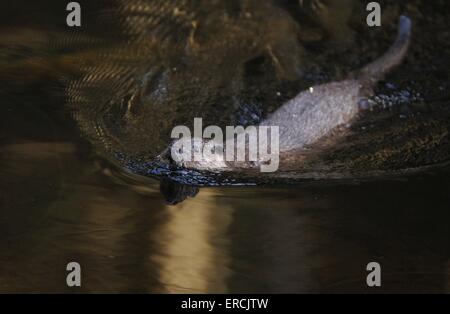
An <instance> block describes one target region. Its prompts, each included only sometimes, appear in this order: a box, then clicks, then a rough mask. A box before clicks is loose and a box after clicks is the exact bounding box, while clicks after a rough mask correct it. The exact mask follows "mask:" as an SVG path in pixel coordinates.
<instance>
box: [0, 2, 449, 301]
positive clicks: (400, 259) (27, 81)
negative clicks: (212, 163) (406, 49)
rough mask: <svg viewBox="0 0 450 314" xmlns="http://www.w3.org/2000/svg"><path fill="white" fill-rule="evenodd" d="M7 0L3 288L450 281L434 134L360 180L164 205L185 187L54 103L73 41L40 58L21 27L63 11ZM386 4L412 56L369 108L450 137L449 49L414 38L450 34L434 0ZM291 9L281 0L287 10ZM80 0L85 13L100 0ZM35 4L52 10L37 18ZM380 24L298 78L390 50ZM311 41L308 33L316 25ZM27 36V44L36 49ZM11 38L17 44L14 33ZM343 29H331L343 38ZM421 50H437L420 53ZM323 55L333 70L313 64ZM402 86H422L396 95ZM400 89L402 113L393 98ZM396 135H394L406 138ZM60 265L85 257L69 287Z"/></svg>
mask: <svg viewBox="0 0 450 314" xmlns="http://www.w3.org/2000/svg"><path fill="white" fill-rule="evenodd" d="M17 3H18V4H17V5H8V7H6V8H5V10H2V12H3V13H2V14H3V15H5V16H4V19H2V21H3V24H4V25H2V29H3V30H5V31H4V32H2V34H3V35H2V39H3V40H2V42H3V46H2V50H1V51H2V53H3V54H2V58H1V59H0V60H1V68H2V70H1V72H0V73H1V75H0V77H1V85H0V96H1V110H2V113H1V115H0V191H1V192H0V292H77V291H83V292H276V293H280V292H289V293H297V292H307V293H308V292H368V293H372V292H438V293H448V292H449V291H450V228H449V227H448V221H449V219H450V177H449V174H450V169H448V167H446V166H445V165H435V164H433V163H431V162H429V159H428V158H430V156H433V158H434V157H435V158H436V160H438V161H443V160H445V156H447V155H446V154H445V151H443V150H444V148H445V147H447V146H445V141H444V142H437V143H439V145H438V144H436V147H434V148H435V149H436V150H435V151H433V150H431V151H430V150H428V154H427V153H425V152H422V151H419V152H414V151H413V152H410V154H411V155H407V156H406V155H404V156H402V157H403V158H398V157H395V158H394V161H395V162H392V165H390V164H389V166H392V167H393V168H396V166H397V163H398V162H403V163H402V165H401V166H402V167H401V168H408V166H410V165H411V164H412V165H417V163H419V164H423V165H426V166H428V165H430V164H431V165H433V167H429V168H426V167H425V168H422V169H421V170H420V171H414V172H412V173H401V174H396V173H391V174H390V175H386V176H381V177H377V178H367V179H364V180H360V179H356V178H346V179H343V180H331V179H328V180H317V181H316V180H313V181H311V180H308V181H303V182H295V183H294V182H290V181H289V180H283V181H282V182H280V183H278V184H274V183H273V182H272V183H271V184H267V182H264V183H265V184H263V185H261V186H245V187H244V186H242V187H239V186H238V187H205V188H200V190H199V191H198V194H197V195H196V196H195V197H188V198H187V199H186V200H185V201H184V202H181V203H178V204H176V205H169V204H168V202H167V199H169V200H173V196H174V195H175V194H176V193H174V191H176V190H177V189H178V190H179V189H184V190H185V191H186V193H188V194H191V195H192V196H193V195H194V194H195V193H196V192H197V190H196V189H195V188H189V187H180V186H178V185H172V184H169V183H166V181H164V182H163V183H162V184H161V183H160V182H159V181H158V180H157V179H154V178H144V177H139V176H136V175H132V174H130V173H129V172H127V171H123V170H122V169H121V167H119V166H117V165H116V164H115V163H114V160H111V159H109V158H107V157H105V154H104V153H102V152H100V149H99V148H98V146H97V145H96V144H95V142H94V143H93V142H91V141H90V140H89V139H87V137H86V136H85V135H84V134H82V133H81V132H80V130H79V128H78V126H77V125H76V123H75V122H74V121H73V120H72V119H71V116H70V115H68V114H67V112H66V111H65V110H64V101H65V97H64V91H65V90H64V85H63V84H62V83H60V81H61V80H62V81H64V80H65V79H66V77H67V76H66V74H67V72H70V71H72V69H71V68H70V66H69V67H68V68H67V67H65V66H61V64H65V63H64V62H68V63H69V64H70V62H71V61H70V60H71V58H72V57H71V56H72V55H71V53H72V51H63V52H62V53H63V56H66V57H64V58H66V59H64V60H65V61H64V62H63V63H61V62H59V61H58V62H56V63H51V62H49V61H48V60H55V59H56V60H61V59H60V58H61V57H60V53H61V51H58V53H55V52H52V51H51V50H50V48H48V47H47V46H46V41H45V40H43V41H40V40H39V38H41V37H39V36H33V35H31V36H30V32H31V34H34V33H33V32H34V31H36V30H39V34H40V36H41V35H42V32H43V31H42V30H45V31H44V33H45V34H50V33H51V34H55V32H56V33H57V32H58V31H60V30H58V28H57V25H58V21H59V20H60V19H61V20H62V21H64V19H63V18H62V17H65V15H64V14H61V13H60V11H59V9H60V6H59V5H56V4H55V3H56V2H54V3H53V2H51V1H49V2H48V5H43V6H38V5H36V6H33V5H31V6H30V7H28V9H23V11H22V12H20V11H17V10H16V9H17V7H21V5H23V4H21V3H20V1H19V2H17ZM99 3H100V2H99ZM230 3H231V2H230ZM296 3H297V1H295V5H296ZM387 3H388V5H390V8H391V10H390V11H389V12H391V15H392V16H393V17H392V20H395V19H396V18H397V17H396V16H395V15H396V13H398V12H397V11H399V10H401V9H407V10H408V13H409V14H410V15H412V17H413V19H414V18H415V19H416V21H420V24H419V25H420V27H421V28H419V36H417V41H416V42H417V44H416V45H417V46H416V48H415V50H414V52H413V53H412V55H413V56H412V57H410V58H412V59H410V61H409V63H408V64H409V66H408V67H406V68H404V69H403V70H402V71H400V72H397V74H395V75H394V76H393V77H392V78H391V81H390V82H389V83H396V84H398V85H399V86H398V87H397V88H395V89H394V91H392V88H390V87H389V86H390V85H389V84H388V87H386V85H385V83H386V82H383V83H382V84H381V85H380V87H379V89H380V92H379V94H380V95H385V94H387V95H388V96H379V99H378V100H377V101H378V102H379V103H380V104H383V102H384V103H385V105H386V106H387V107H389V106H393V109H392V110H390V111H389V110H388V111H383V110H381V109H380V110H381V111H380V112H381V114H380V116H378V117H384V116H385V115H386V114H384V113H385V112H388V113H389V114H387V115H388V116H389V119H392V117H394V116H395V117H396V119H394V122H393V124H395V125H401V122H398V121H403V120H404V117H403V115H406V116H408V117H409V119H412V120H408V121H414V122H416V121H424V122H423V123H422V124H421V123H418V124H411V125H419V127H415V128H411V130H412V131H411V132H413V133H407V134H409V136H410V137H411V138H416V139H426V140H424V141H425V142H426V143H430V142H432V140H429V138H432V139H434V138H436V137H437V138H441V137H440V136H442V134H444V135H443V136H444V138H445V134H447V135H446V136H447V137H446V138H448V128H447V126H448V120H447V118H446V117H448V116H447V113H448V111H447V109H445V108H447V107H446V105H447V104H448V92H447V87H448V69H449V68H450V67H449V64H448V54H447V52H448V50H446V49H448V48H449V47H448V45H447V46H441V51H437V50H436V49H431V48H430V49H426V48H425V46H426V44H430V42H429V41H433V38H434V39H435V40H437V39H436V38H441V40H442V42H444V41H445V38H449V37H448V36H449V28H448V22H447V20H446V19H445V15H444V12H443V11H442V12H441V11H439V10H438V9H442V7H445V4H444V2H440V1H436V3H435V4H433V5H435V6H436V7H433V5H431V4H428V5H425V4H423V3H422V2H420V1H413V2H412V3H413V4H411V5H409V6H408V5H403V6H401V7H396V6H395V5H392V3H391V2H389V1H388V2H387ZM295 5H294V2H292V3H291V2H290V1H280V6H282V7H283V8H284V9H289V8H294V7H295ZM2 6H3V5H2ZM15 6H17V7H15ZM90 6H92V7H89V8H92V10H96V5H94V4H91V5H90ZM99 6H100V4H99ZM205 10H206V9H205ZM396 10H397V11H396ZM63 11H64V6H63ZM5 12H16V13H14V14H12V13H11V14H8V13H5ZM338 12H343V11H338ZM44 13H45V14H47V15H46V16H47V17H48V18H46V19H45V21H42V20H41V18H42V16H43V15H42V14H44ZM63 13H64V12H63ZM305 14H306V13H305ZM342 14H343V15H345V14H344V13H342ZM430 14H431V15H430ZM386 15H387V16H388V17H387V18H389V14H386ZM429 16H432V18H431V17H429ZM24 17H27V19H24ZM296 18H299V17H296ZM329 18H332V17H329ZM25 20H26V21H27V22H25ZM17 25H20V27H19V26H17ZM55 25H56V26H55ZM389 25H391V24H389ZM394 26H395V25H394ZM311 27H312V26H311ZM323 28H324V29H325V30H326V29H327V27H326V25H325V26H323ZM99 29H100V31H98V32H99V33H101V29H102V28H101V27H100V28H99ZM356 29H358V28H356ZM392 29H394V32H395V27H394V28H392V27H391V28H389V30H386V31H383V30H381V31H379V33H376V34H372V35H370V36H373V38H374V39H375V38H377V36H382V37H381V38H383V39H382V43H383V44H382V45H383V47H380V48H376V47H377V46H378V44H377V42H375V41H370V42H365V41H363V40H362V39H361V38H362V37H358V36H357V37H356V39H355V41H356V42H352V43H350V44H349V45H350V46H351V47H354V46H357V44H360V43H364V45H362V46H360V47H359V48H354V49H350V52H351V53H350V54H357V53H359V52H361V58H362V59H364V60H351V58H350V59H349V60H345V59H346V57H345V55H342V54H341V53H339V52H337V53H336V54H334V53H333V52H331V51H330V50H329V49H328V50H326V51H325V52H324V53H323V54H319V53H318V52H317V54H318V56H317V58H316V59H312V60H311V63H308V64H309V67H310V68H308V66H306V69H307V72H308V73H310V75H311V76H312V79H310V80H311V81H317V80H318V81H320V78H319V77H320V75H319V74H320V73H321V72H324V73H325V74H326V76H327V77H339V76H340V75H341V74H340V73H339V72H340V71H344V72H346V70H347V69H348V68H351V67H353V66H355V65H361V64H364V63H365V62H366V61H367V60H368V59H370V58H373V57H374V56H376V55H378V54H379V51H383V50H384V48H385V47H386V45H389V41H390V38H391V37H392V36H391V35H392ZM8 30H13V31H8ZM19 30H20V31H19ZM30 30H32V31H33V32H32V31H30ZM347 31H348V29H340V30H339V33H340V34H342V33H346V32H347ZM383 32H385V34H384V33H383ZM427 32H429V33H427ZM111 33H113V32H112V31H111ZM5 34H7V35H5ZM314 34H315V33H314V32H312V31H311V34H309V35H308V36H309V37H308V36H306V35H305V36H306V37H307V39H304V40H306V41H307V44H305V47H306V48H305V49H306V51H307V52H306V53H307V54H310V55H314V54H315V53H316V50H317V49H318V48H317V47H321V46H316V45H318V44H317V43H315V40H317V39H315V37H314V36H313V35H314ZM380 34H381V35H380ZM97 35H98V34H97ZM428 35H429V37H430V38H428V37H427V36H428ZM52 36H58V35H52ZM99 36H100V35H99ZM101 36H111V34H106V35H105V34H101ZM317 36H319V39H320V32H319V35H317ZM433 36H434V37H433ZM30 37H32V38H34V39H35V40H34V41H33V43H32V44H30V43H29V40H30ZM112 37H114V36H112ZM331 37H332V36H331ZM18 38H19V39H20V42H22V43H25V44H24V45H23V47H22V46H21V45H17V44H14V45H12V44H10V42H14V43H16V42H17V41H18ZM311 38H312V39H311ZM345 38H347V37H346V36H345ZM345 38H341V37H339V36H338V38H334V39H333V40H336V41H337V42H338V43H342V42H345V41H346V40H345ZM323 40H325V39H323ZM91 45H94V44H93V43H91ZM442 45H444V44H442ZM11 46H14V49H11ZM30 46H31V47H32V48H30ZM24 47H25V48H24ZM27 47H28V48H27ZM374 47H375V49H372V48H374ZM88 48H89V47H88ZM91 48H92V47H91ZM91 48H90V49H91ZM94 48H95V49H97V47H94ZM92 49H93V48H92ZM430 50H432V51H434V54H431V55H429V54H430ZM49 51H50V52H49ZM363 52H365V53H363ZM77 53H78V52H76V53H75V55H76V58H80V55H79V54H77ZM336 55H337V56H339V55H341V56H340V57H336V58H334V57H335V56H336ZM67 56H68V57H67ZM424 56H428V57H427V58H428V59H427V58H424ZM419 57H421V58H419ZM332 59H333V60H334V61H335V62H336V64H340V66H335V67H334V66H333V65H329V64H328V63H327V64H322V63H321V62H325V61H328V62H329V61H330V60H332ZM67 60H69V61H67ZM411 60H413V61H417V63H414V62H411ZM430 60H433V63H430V62H429V61H430ZM15 62H17V63H15ZM253 62H256V63H258V62H260V61H258V60H256V61H253ZM346 62H347V63H346ZM263 63H264V62H263ZM49 64H50V65H51V66H49ZM300 64H302V63H300ZM303 64H304V63H303ZM317 66H320V67H319V70H317V69H315V68H316V67H317ZM274 71H275V70H274ZM419 73H422V75H419ZM224 75H225V74H224ZM267 80H268V81H270V79H269V78H267ZM302 80H308V79H307V78H306V79H305V78H303V79H301V80H297V81H296V80H294V81H292V80H283V79H282V80H281V81H282V82H283V83H282V84H279V85H278V83H273V82H272V83H270V82H268V81H266V80H264V82H265V83H267V86H271V87H270V88H273V89H274V90H279V89H280V88H284V90H286V95H289V90H291V89H298V88H299V87H298V86H299V85H298V84H299V81H302ZM324 80H326V79H324ZM275 81H276V82H277V81H278V79H277V80H274V82H275ZM411 81H415V82H411ZM307 83H310V81H308V82H307ZM307 83H303V84H307ZM268 88H269V87H268ZM269 90H270V89H269ZM405 90H407V91H411V90H412V94H414V95H416V96H417V93H420V94H421V95H422V96H421V97H419V96H417V97H412V96H411V95H409V96H405V94H404V92H405ZM270 91H272V90H270ZM389 91H391V92H389ZM389 93H390V94H389ZM399 93H400V94H399ZM402 93H403V94H402ZM424 93H425V94H424ZM389 95H390V96H389ZM392 95H394V96H392ZM286 97H287V96H286ZM386 97H387V98H386ZM402 97H403V98H402ZM405 97H406V99H407V101H405V102H407V103H408V104H409V105H410V106H409V107H408V106H407V108H405V105H404V102H402V99H404V98H405ZM267 102H268V103H272V102H275V100H273V99H270V100H268V101H267ZM269 107H270V105H269ZM418 107H420V108H419V109H420V110H419V109H417V108H418ZM249 108H253V107H252V106H250V107H249ZM436 108H437V109H436ZM238 112H239V111H238ZM411 112H412V113H414V114H413V115H409V114H411ZM417 112H420V113H421V116H420V115H419V117H418V116H417V115H415V114H417ZM162 113H164V112H162ZM400 115H402V117H400ZM423 117H425V118H423ZM189 118H190V117H189ZM439 118H440V119H439ZM421 119H422V120H421ZM376 121H377V120H376V119H375V122H373V121H372V122H373V123H374V124H375V125H377V126H382V125H386V124H387V122H386V121H392V120H383V121H382V122H380V124H376ZM430 121H434V122H435V123H431V122H430ZM436 121H437V122H436ZM427 127H428V128H427ZM389 130H390V132H391V131H392V132H393V131H395V130H396V127H392V128H390V129H389ZM377 132H378V133H377ZM380 132H381V131H379V130H374V133H377V134H378V135H377V137H376V138H385V141H383V143H385V142H387V143H389V142H390V139H388V136H387V135H383V134H386V133H380ZM414 132H416V133H414ZM445 132H447V133H445ZM387 134H393V133H389V132H387ZM406 137H407V136H406V135H403V137H399V138H396V140H397V142H395V141H391V142H390V143H391V145H400V144H402V145H406V144H405V143H406V142H404V140H405V138H406ZM350 139H351V138H350ZM418 141H419V140H418ZM442 143H444V144H442ZM155 145H156V144H155ZM413 147H416V146H414V145H413ZM426 147H427V148H429V147H430V146H426ZM133 149H134V148H133ZM133 149H132V150H133ZM383 149H386V147H383ZM381 155H382V156H379V157H380V158H384V157H383V154H381ZM387 156H393V155H389V154H388V155H387ZM410 156H413V157H411V158H413V160H411V159H410V158H409V157H410ZM424 156H425V157H424ZM442 156H444V157H442ZM407 157H408V158H407ZM421 158H422V159H421ZM349 159H350V158H349ZM362 160H363V161H364V159H362ZM386 160H391V161H392V159H389V158H387V159H386ZM363 161H362V162H363ZM344 162H345V159H344ZM408 162H410V163H411V164H408ZM161 186H162V188H161ZM161 189H162V190H163V191H164V193H161ZM71 261H76V262H78V263H80V264H81V267H82V287H81V288H77V289H74V288H68V287H67V286H66V275H67V272H66V270H65V267H66V265H67V263H69V262H71ZM373 261H375V262H378V263H380V265H381V267H382V287H380V288H368V287H367V285H366V276H367V274H368V272H367V271H366V265H367V264H368V263H369V262H373Z"/></svg>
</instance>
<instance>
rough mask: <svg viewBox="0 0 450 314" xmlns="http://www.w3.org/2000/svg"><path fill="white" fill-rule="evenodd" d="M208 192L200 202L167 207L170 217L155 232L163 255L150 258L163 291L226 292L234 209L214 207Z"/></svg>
mask: <svg viewBox="0 0 450 314" xmlns="http://www.w3.org/2000/svg"><path fill="white" fill-rule="evenodd" d="M213 204H215V195H214V192H212V191H211V190H207V189H206V190H204V191H202V192H201V197H199V200H198V201H196V200H189V201H186V202H184V203H182V204H179V205H177V206H173V207H169V206H168V207H166V210H167V212H168V214H169V218H168V219H167V221H166V223H165V224H163V225H162V226H160V228H159V229H158V232H157V233H156V235H155V236H156V241H157V242H159V243H161V244H162V247H163V248H164V249H163V252H161V253H162V254H161V255H159V256H154V257H153V259H154V260H155V261H157V263H158V264H159V265H160V267H161V268H160V270H159V276H160V280H161V282H162V283H164V285H165V286H166V292H170V293H186V292H199V293H206V292H215V293H225V292H227V291H228V289H227V279H228V277H229V276H230V271H229V268H228V267H229V259H230V256H229V250H230V247H229V245H230V243H229V239H228V237H227V233H228V227H229V225H230V223H231V221H232V214H233V209H232V208H231V207H230V206H227V205H226V204H223V205H222V206H220V208H218V207H215V206H214V205H213Z"/></svg>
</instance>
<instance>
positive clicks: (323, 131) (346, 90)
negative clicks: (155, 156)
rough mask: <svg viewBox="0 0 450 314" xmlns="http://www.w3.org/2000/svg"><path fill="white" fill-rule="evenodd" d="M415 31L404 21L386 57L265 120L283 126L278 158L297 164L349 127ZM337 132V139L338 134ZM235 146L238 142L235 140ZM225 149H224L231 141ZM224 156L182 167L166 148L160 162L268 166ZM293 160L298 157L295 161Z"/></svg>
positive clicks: (197, 146) (210, 167) (200, 143)
mask: <svg viewBox="0 0 450 314" xmlns="http://www.w3.org/2000/svg"><path fill="white" fill-rule="evenodd" d="M411 29H412V22H411V20H410V19H409V18H408V17H406V16H403V15H402V16H400V19H399V26H398V35H397V39H396V40H395V42H394V44H393V45H392V46H391V48H390V49H389V50H388V51H387V52H386V53H385V54H384V55H383V56H381V57H380V58H379V59H377V60H376V61H374V62H372V63H370V64H369V65H367V66H365V67H364V68H362V69H361V70H359V71H357V72H355V73H353V74H351V75H350V77H349V78H348V79H346V80H344V81H340V82H331V83H327V84H323V85H318V86H314V87H311V88H310V89H309V90H306V91H302V92H301V93H299V94H298V95H297V96H296V97H294V98H293V99H291V100H290V101H288V102H287V103H285V104H284V105H282V106H281V107H280V108H279V109H278V110H276V111H275V112H274V113H272V114H271V115H270V116H269V117H267V118H266V119H265V120H263V121H262V122H261V123H260V124H259V126H278V127H279V153H280V158H281V159H284V160H286V159H289V160H291V161H292V160H295V161H298V160H299V158H298V157H299V156H306V155H307V153H308V151H307V148H308V147H309V146H311V145H314V144H315V143H317V142H319V141H320V140H321V139H323V138H326V137H327V136H329V135H330V134H333V132H334V131H336V130H338V129H339V128H340V127H342V126H346V125H348V124H350V123H351V122H352V120H353V119H355V117H357V115H358V114H359V112H360V111H361V110H365V109H367V108H368V106H369V104H368V98H369V97H370V96H372V95H373V93H374V92H373V88H374V86H375V84H376V83H377V82H378V81H379V80H381V79H383V78H384V77H385V75H386V74H387V73H389V71H391V70H392V69H393V68H394V67H396V66H398V65H400V64H401V63H402V61H403V60H404V58H405V56H406V54H407V51H408V47H409V45H410V41H411ZM335 133H338V135H337V136H339V132H335ZM183 140H184V139H180V140H178V141H175V142H174V143H172V147H173V146H175V145H176V146H177V147H180V146H182V145H180V142H179V141H183ZM231 141H233V142H234V138H233V139H231ZM190 143H192V144H191V145H192V148H193V150H194V151H199V150H202V149H203V147H204V145H206V144H207V143H208V141H207V140H202V139H194V140H193V141H192V142H190ZM229 144H231V143H230V142H229ZM224 145H225V146H226V145H227V142H225V143H224ZM247 146H248V143H247ZM221 151H222V153H216V154H212V155H210V157H208V158H205V157H204V158H202V159H200V160H183V161H181V162H180V161H175V160H174V159H173V158H172V159H170V156H168V154H169V152H170V149H168V150H166V151H165V152H164V153H163V154H161V156H160V158H161V159H164V160H167V157H169V159H170V161H171V162H172V163H175V164H176V165H177V166H179V167H183V168H188V169H195V170H203V171H216V170H221V171H230V170H236V169H242V168H245V169H255V168H259V167H260V166H261V163H264V162H267V160H258V161H257V162H256V163H255V162H251V161H247V162H237V161H231V162H230V161H225V158H224V154H223V151H224V150H223V149H222V150H221ZM292 156H294V157H296V158H294V159H293V158H292Z"/></svg>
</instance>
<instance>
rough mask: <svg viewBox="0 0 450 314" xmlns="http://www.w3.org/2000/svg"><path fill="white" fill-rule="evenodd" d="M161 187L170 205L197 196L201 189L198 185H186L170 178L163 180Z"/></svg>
mask: <svg viewBox="0 0 450 314" xmlns="http://www.w3.org/2000/svg"><path fill="white" fill-rule="evenodd" d="M159 189H160V191H161V194H162V195H164V198H165V199H166V202H167V204H169V205H176V204H179V203H181V202H183V201H184V200H186V199H187V198H189V197H195V196H196V195H197V194H198V192H199V191H200V189H199V188H198V187H196V186H189V185H184V184H180V183H177V182H175V181H172V180H168V179H162V180H161V182H160V185H159Z"/></svg>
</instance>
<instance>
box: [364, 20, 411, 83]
mask: <svg viewBox="0 0 450 314" xmlns="http://www.w3.org/2000/svg"><path fill="white" fill-rule="evenodd" d="M411 28H412V23H411V20H410V19H409V18H408V17H407V16H404V15H402V16H400V21H399V26H398V35H397V39H396V40H395V42H394V44H393V45H392V46H391V48H390V49H389V50H388V51H387V52H386V53H385V54H384V55H383V56H381V57H380V58H378V59H377V60H375V61H374V62H372V63H370V64H368V65H367V66H365V67H364V68H363V69H361V71H360V72H359V73H358V74H359V75H358V77H359V78H360V79H361V80H362V81H365V82H368V83H375V82H377V81H379V80H381V79H383V78H384V76H385V75H386V74H387V73H388V72H389V71H391V70H392V69H393V68H394V67H396V66H398V65H399V64H401V63H402V61H403V59H404V58H405V56H406V53H407V51H408V48H409V44H410V41H411Z"/></svg>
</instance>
